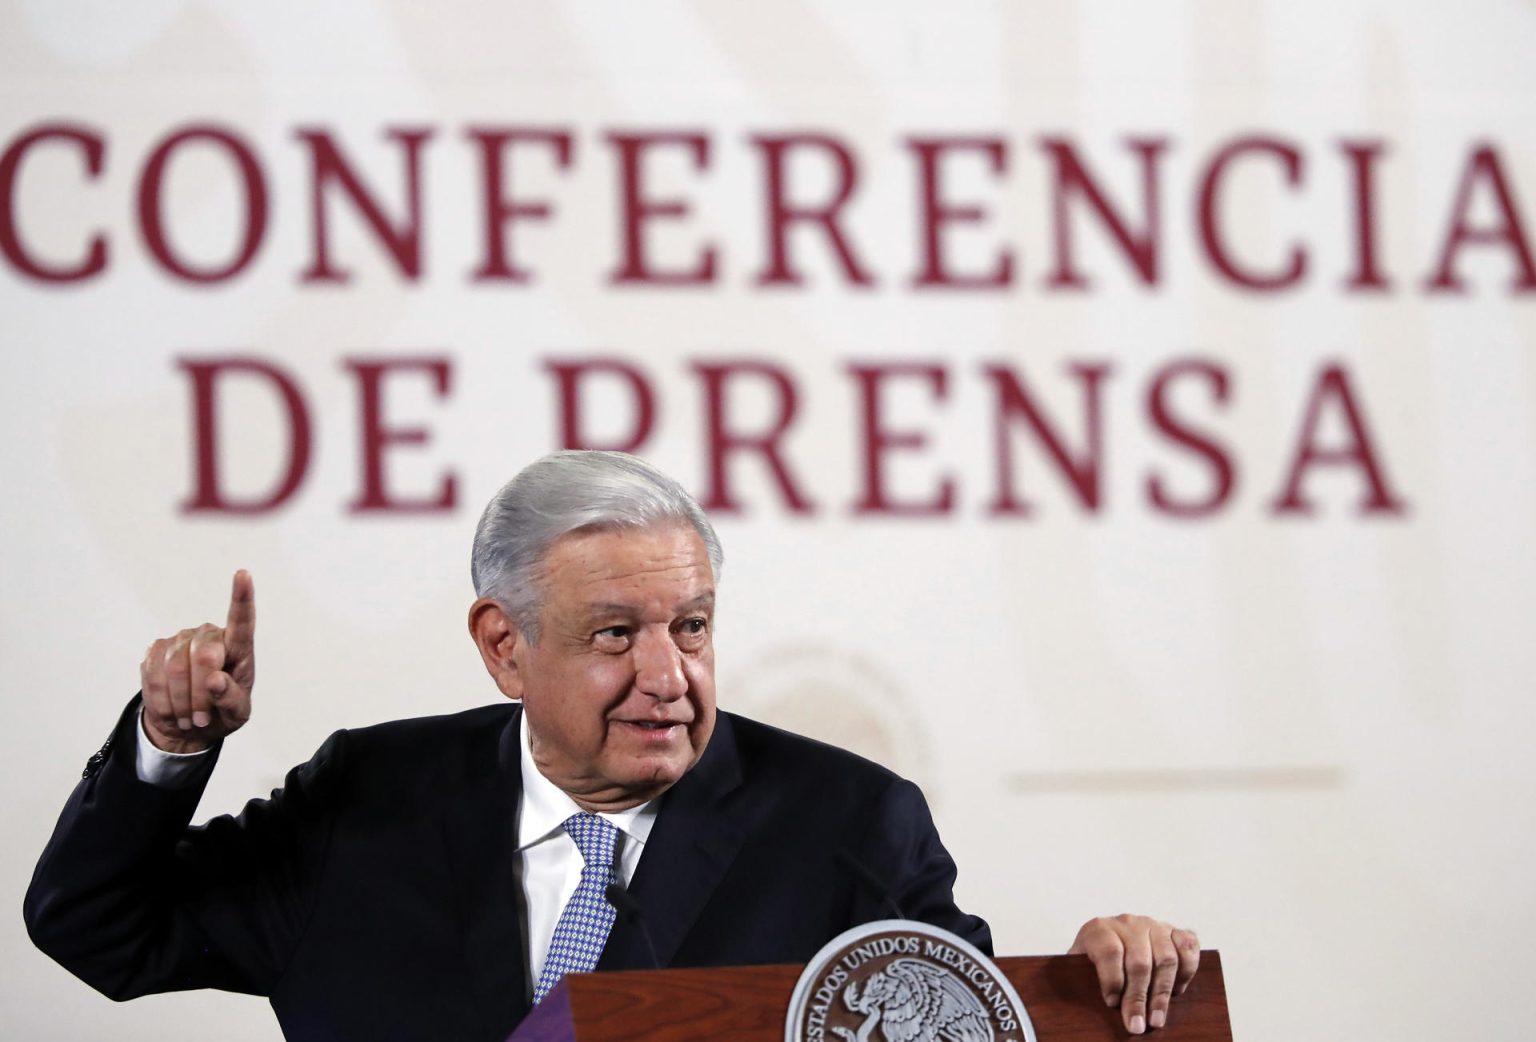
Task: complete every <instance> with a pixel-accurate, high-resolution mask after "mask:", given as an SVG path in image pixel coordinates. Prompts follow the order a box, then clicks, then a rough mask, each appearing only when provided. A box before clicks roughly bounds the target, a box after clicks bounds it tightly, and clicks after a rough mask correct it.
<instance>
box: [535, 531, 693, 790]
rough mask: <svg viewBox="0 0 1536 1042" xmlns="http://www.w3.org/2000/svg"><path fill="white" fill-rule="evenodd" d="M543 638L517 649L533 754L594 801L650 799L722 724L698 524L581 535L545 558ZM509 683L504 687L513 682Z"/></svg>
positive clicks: (562, 782) (556, 778)
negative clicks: (717, 724)
mask: <svg viewBox="0 0 1536 1042" xmlns="http://www.w3.org/2000/svg"><path fill="white" fill-rule="evenodd" d="M543 589H544V606H543V610H542V612H541V613H540V616H539V642H538V643H537V644H530V643H528V641H527V640H526V639H523V638H522V637H519V638H518V639H517V640H516V641H515V643H514V645H513V651H512V663H513V666H514V675H515V678H514V681H513V688H514V690H511V691H508V693H509V694H513V695H514V697H517V695H519V694H520V696H521V698H522V701H523V707H524V712H526V713H527V714H528V730H529V734H530V740H531V745H532V754H533V760H534V763H535V764H536V765H537V766H538V768H539V770H540V772H542V773H543V774H544V776H545V777H546V778H548V779H550V780H551V781H553V782H554V783H555V784H556V785H558V786H560V788H562V789H564V790H565V791H566V792H568V793H570V795H571V796H572V798H574V799H575V800H576V802H577V803H579V804H581V805H582V806H583V807H585V808H586V809H588V810H619V809H622V808H624V807H631V806H635V805H637V804H640V803H643V802H645V801H646V800H649V799H652V798H654V797H656V796H658V795H660V794H661V793H662V792H665V791H666V790H667V788H669V787H670V786H671V785H673V784H674V783H675V782H676V781H677V780H678V779H679V778H681V777H682V776H683V775H684V774H685V773H687V772H688V770H689V769H690V768H691V767H692V766H693V765H694V764H695V763H697V762H698V760H699V757H700V756H701V755H703V753H704V746H705V745H706V744H708V742H709V736H710V734H711V733H712V732H713V731H714V728H715V651H714V643H713V641H714V622H715V617H714V609H715V583H714V577H713V575H712V574H711V571H710V567H709V556H708V554H707V552H706V551H705V549H704V543H703V540H701V539H700V538H699V536H698V533H696V532H695V531H694V530H693V529H692V528H691V527H688V526H686V525H682V526H675V527H674V526H667V527H658V528H653V529H644V530H640V531H634V530H618V531H602V532H581V533H577V532H573V533H570V534H567V535H565V536H562V537H561V538H559V539H557V540H556V541H555V543H554V544H553V546H551V547H550V550H549V553H548V555H547V556H546V558H545V562H544V575H543ZM504 690H505V688H504Z"/></svg>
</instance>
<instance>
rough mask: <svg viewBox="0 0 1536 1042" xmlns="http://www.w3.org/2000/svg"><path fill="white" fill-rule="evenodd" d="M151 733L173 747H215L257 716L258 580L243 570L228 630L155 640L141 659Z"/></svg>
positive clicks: (207, 627) (209, 626)
mask: <svg viewBox="0 0 1536 1042" xmlns="http://www.w3.org/2000/svg"><path fill="white" fill-rule="evenodd" d="M139 680H140V684H141V686H142V689H143V692H144V731H145V733H146V734H147V735H148V736H149V740H150V741H151V742H153V743H154V744H155V745H156V746H158V747H159V748H161V749H164V750H165V751H166V752H172V753H195V752H201V751H202V750H204V749H207V748H208V747H209V746H210V745H212V744H213V743H214V742H216V741H218V740H219V739H220V738H223V737H224V736H225V735H228V734H231V733H233V732H235V731H238V730H239V729H240V727H241V726H242V725H244V723H245V722H246V721H247V720H249V719H250V717H251V688H252V687H253V686H254V685H255V683H256V586H255V584H254V583H252V581H251V573H249V572H247V571H244V570H241V571H238V572H236V573H235V578H234V582H233V584H232V586H231V589H230V594H229V617H228V618H227V619H226V620H225V623H224V627H223V628H222V629H220V628H219V627H218V626H215V625H214V624H213V623H211V622H208V623H204V624H203V625H201V626H198V627H197V628H196V629H189V630H182V631H181V632H180V633H178V634H176V635H175V636H173V637H163V638H161V639H160V640H157V641H155V642H154V643H153V644H151V645H150V646H149V650H148V651H146V652H145V653H144V661H143V662H141V663H140V664H139Z"/></svg>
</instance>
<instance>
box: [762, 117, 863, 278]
mask: <svg viewBox="0 0 1536 1042" xmlns="http://www.w3.org/2000/svg"><path fill="white" fill-rule="evenodd" d="M752 143H753V144H755V145H757V147H758V148H760V149H762V152H763V167H764V176H765V178H766V179H767V182H768V254H769V258H770V259H769V261H768V267H767V268H766V269H764V270H763V272H762V273H761V274H759V275H758V276H757V284H758V285H759V286H774V285H788V286H799V285H801V284H802V283H804V281H805V278H804V276H802V275H801V274H800V273H799V272H798V271H796V270H795V269H794V268H793V267H792V266H791V265H790V263H789V235H788V229H789V226H790V225H791V224H792V223H796V222H803V223H807V224H812V225H820V226H821V229H822V231H823V232H825V233H826V237H827V240H828V241H829V242H830V243H831V244H832V248H833V250H835V251H836V252H837V257H838V260H840V261H841V262H842V265H843V274H844V275H845V276H847V278H848V281H849V282H851V283H852V284H853V285H855V286H873V285H874V284H875V280H874V277H873V276H872V275H870V273H869V272H868V271H867V270H866V269H865V268H864V267H862V266H861V265H860V264H859V261H858V258H856V257H855V256H854V254H853V249H852V247H850V246H849V245H848V239H847V237H846V236H844V234H843V229H842V226H841V225H840V224H839V221H840V220H841V216H842V210H843V206H844V204H846V203H847V202H848V200H849V199H850V198H851V197H852V196H853V192H854V189H855V188H856V187H857V183H858V178H857V171H858V166H857V164H856V163H855V162H854V159H853V155H852V153H850V152H849V151H848V148H847V146H845V145H844V144H843V143H842V142H841V141H839V140H838V139H837V138H834V137H830V136H828V135H825V134H791V135H788V136H785V137H768V136H766V135H760V136H757V137H754V138H752ZM805 148H814V149H818V150H820V151H821V152H823V153H825V154H827V155H829V156H830V158H831V159H832V160H833V161H834V162H835V163H836V170H837V186H836V188H834V189H833V192H832V198H831V199H830V200H828V201H827V202H825V203H823V204H821V205H820V206H810V205H806V204H804V203H798V204H792V203H790V202H789V200H788V194H789V193H788V191H787V189H786V188H785V183H786V181H787V176H786V174H785V166H786V165H787V164H786V161H785V158H786V154H787V153H788V152H789V151H790V150H791V149H800V150H803V149H805Z"/></svg>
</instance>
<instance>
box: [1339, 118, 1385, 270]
mask: <svg viewBox="0 0 1536 1042" xmlns="http://www.w3.org/2000/svg"><path fill="white" fill-rule="evenodd" d="M1339 147H1340V148H1341V149H1343V150H1344V154H1345V155H1346V156H1348V157H1349V168H1350V174H1351V179H1352V181H1353V186H1354V190H1353V193H1352V194H1351V202H1352V203H1353V204H1354V208H1355V270H1354V272H1353V273H1352V274H1351V275H1350V276H1349V280H1348V281H1347V282H1345V283H1344V288H1345V289H1349V290H1386V289H1389V288H1390V283H1388V282H1387V280H1386V278H1385V277H1383V276H1382V274H1381V272H1380V271H1379V270H1377V268H1376V173H1375V167H1376V160H1377V159H1378V158H1380V156H1381V154H1382V153H1383V152H1385V151H1386V149H1387V146H1386V145H1385V144H1384V143H1382V142H1380V141H1340V142H1339Z"/></svg>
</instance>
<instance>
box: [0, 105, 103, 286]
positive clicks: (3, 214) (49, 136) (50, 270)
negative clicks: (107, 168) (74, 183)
mask: <svg viewBox="0 0 1536 1042" xmlns="http://www.w3.org/2000/svg"><path fill="white" fill-rule="evenodd" d="M43 141H66V142H69V143H70V144H72V145H76V146H78V148H79V150H80V152H81V154H82V155H83V156H84V158H85V172H86V174H88V175H89V176H90V177H91V179H92V180H94V179H95V178H97V177H100V176H101V168H102V165H103V159H104V157H105V155H106V144H105V143H104V142H103V141H102V139H101V136H100V135H99V134H97V133H96V132H95V131H92V130H89V129H87V128H85V127H78V126H72V125H70V124H67V123H46V124H44V125H42V126H40V127H38V128H37V129H36V130H32V131H29V132H28V133H26V134H23V135H22V136H21V137H19V138H17V139H16V140H15V141H14V142H12V143H11V145H10V147H9V148H7V149H6V150H5V154H4V155H3V156H0V200H3V202H0V253H4V254H5V258H6V260H8V261H10V262H11V266H12V267H14V268H15V269H16V270H17V271H19V272H21V273H22V274H23V275H27V276H30V277H31V278H34V279H38V280H40V281H43V282H79V281H80V280H82V279H88V278H90V277H91V276H92V275H95V274H96V273H97V272H99V271H101V270H102V269H103V268H105V267H106V266H107V240H106V237H105V236H103V235H101V234H100V233H99V232H98V233H97V234H96V235H94V236H92V237H91V241H90V244H89V245H87V246H86V249H85V257H84V259H82V260H80V261H78V262H77V263H75V264H71V265H55V264H47V263H44V262H43V261H40V260H38V259H36V258H35V257H33V256H32V254H31V253H29V252H28V251H27V248H26V246H24V245H23V244H22V241H21V235H20V234H19V232H18V231H17V229H18V228H19V227H20V222H19V221H18V220H17V219H16V175H17V173H18V171H19V170H20V168H21V161H22V159H23V158H24V157H25V156H26V154H27V152H28V151H30V150H31V148H32V146H34V145H36V144H38V143H39V142H43Z"/></svg>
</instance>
